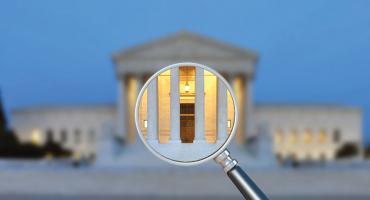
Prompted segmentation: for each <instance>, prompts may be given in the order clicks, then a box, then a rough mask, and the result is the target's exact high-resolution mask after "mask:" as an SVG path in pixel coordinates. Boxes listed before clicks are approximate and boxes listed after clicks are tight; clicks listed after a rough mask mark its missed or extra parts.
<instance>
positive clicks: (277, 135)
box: [274, 129, 283, 144]
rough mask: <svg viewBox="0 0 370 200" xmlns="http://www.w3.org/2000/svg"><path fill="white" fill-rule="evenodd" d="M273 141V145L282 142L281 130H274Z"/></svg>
mask: <svg viewBox="0 0 370 200" xmlns="http://www.w3.org/2000/svg"><path fill="white" fill-rule="evenodd" d="M274 141H275V144H281V143H282V142H283V131H282V130H281V129H277V130H276V132H275V137H274Z"/></svg>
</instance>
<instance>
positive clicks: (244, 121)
mask: <svg viewBox="0 0 370 200" xmlns="http://www.w3.org/2000/svg"><path fill="white" fill-rule="evenodd" d="M112 59H113V64H114V69H115V74H116V79H117V85H118V87H117V88H118V99H117V104H116V106H113V107H114V108H113V109H111V107H112V106H107V107H110V109H106V112H107V113H105V114H104V113H102V112H101V110H100V111H99V109H98V110H94V108H92V107H90V109H91V112H95V114H96V116H99V114H104V115H106V116H105V117H102V118H101V120H102V121H100V122H98V123H97V122H94V123H95V126H94V127H96V124H98V125H101V126H100V127H96V128H95V129H94V130H93V131H91V130H90V131H89V129H88V128H87V129H86V134H88V132H94V133H96V134H97V138H99V137H98V136H99V135H104V134H106V130H110V132H114V134H116V135H117V136H119V137H122V138H123V139H124V141H125V143H126V144H127V145H125V147H124V148H131V147H132V146H134V145H135V144H136V143H137V142H139V141H138V136H137V133H136V127H135V121H134V108H135V102H136V98H137V95H138V93H139V90H140V89H141V87H142V86H143V84H144V83H145V81H146V80H148V78H149V77H150V76H151V75H152V74H153V73H154V72H156V71H158V70H159V69H161V68H163V67H165V66H168V65H170V64H174V63H179V62H195V63H201V64H204V65H206V66H209V67H211V68H213V69H215V70H216V71H218V72H219V73H220V74H222V75H223V76H224V77H225V79H226V80H227V81H228V82H229V83H230V84H231V86H232V88H233V90H234V92H235V95H236V100H237V104H238V108H239V115H238V117H239V126H238V129H237V133H236V137H235V141H234V145H237V146H244V145H246V144H250V142H251V141H255V140H254V139H255V138H257V139H258V138H259V139H263V138H265V139H266V138H271V144H270V145H271V147H272V150H273V152H272V153H274V155H276V158H278V159H281V160H283V159H287V158H289V159H295V160H334V159H335V157H336V156H335V155H336V152H337V151H338V150H339V149H340V148H341V147H343V145H345V144H348V143H350V144H354V145H355V146H356V147H357V148H358V149H360V152H361V151H362V121H361V120H362V113H361V110H360V109H358V108H353V107H344V106H334V105H299V104H297V105H294V104H293V105H281V104H280V105H279V104H270V105H259V104H256V103H255V102H254V101H253V90H252V89H253V81H254V78H255V69H256V64H257V62H258V59H259V58H258V55H257V53H255V52H253V51H251V50H248V49H242V48H238V47H235V46H232V45H229V44H225V43H223V42H219V41H216V40H213V39H210V38H208V37H205V36H200V35H197V34H193V33H189V32H179V33H176V34H173V35H170V36H167V37H164V38H160V39H157V40H154V41H151V42H148V43H145V44H142V45H138V46H135V47H132V48H129V49H124V50H122V51H119V52H117V53H115V54H114V55H113V58H112ZM261 67H263V66H261ZM168 73H170V72H168ZM173 73H178V74H182V75H183V76H180V77H187V75H189V74H190V76H188V78H185V79H184V80H179V81H180V85H184V84H186V83H185V82H188V83H189V87H190V90H192V88H193V85H192V84H194V83H192V81H193V79H194V77H195V76H193V75H192V74H195V73H196V71H195V70H179V71H177V72H173ZM184 74H185V75H184ZM162 75H163V77H162V79H160V80H158V82H157V83H156V84H157V86H158V85H160V84H169V83H170V82H171V80H170V78H169V76H166V74H162ZM204 77H205V78H210V79H212V77H211V76H204ZM180 79H181V78H180ZM181 81H183V83H182V82H181ZM204 87H206V86H204ZM182 88H183V87H181V86H179V90H178V92H180V94H181V93H184V91H181V90H182ZM167 89H168V91H158V93H160V92H162V93H168V92H171V91H170V88H167ZM192 92H194V91H192ZM192 92H190V93H192ZM145 95H150V94H149V93H146V94H145ZM190 96H191V95H190ZM206 96H207V95H206ZM206 96H205V98H207V97H208V96H207V97H206ZM161 98H162V99H159V100H158V99H157V100H158V101H159V102H152V101H147V102H143V103H145V104H149V103H156V104H157V105H158V109H162V110H164V111H166V110H167V111H168V110H169V106H170V105H171V102H170V99H169V97H168V95H167V96H166V95H162V96H161ZM227 98H229V97H227ZM180 101H183V102H182V103H184V104H183V105H181V104H180V105H179V106H180V108H179V109H181V106H183V107H182V109H183V110H184V112H188V111H189V112H190V113H185V114H188V115H189V116H190V115H191V114H192V113H194V112H195V111H192V110H193V109H194V107H192V105H191V104H192V103H193V102H191V101H192V100H191V98H183V100H181V99H180ZM187 103H188V104H187ZM212 106H213V107H212ZM103 107H104V106H103ZM229 107H230V106H228V108H229ZM212 108H215V105H210V107H209V109H212ZM53 109H54V110H55V108H53ZM53 109H51V108H50V109H49V111H48V112H49V114H50V115H53V114H52V113H53ZM28 110H29V109H28ZM42 110H43V112H46V111H45V110H48V108H47V107H44V108H42ZM73 110H74V109H70V111H69V113H70V114H69V115H68V114H67V115H66V116H65V118H70V117H71V116H75V115H77V113H78V109H75V110H74V111H73ZM40 112H41V110H39V109H37V108H34V109H31V111H28V112H25V111H24V110H18V111H17V112H13V119H14V123H13V125H14V128H15V130H16V132H17V134H18V135H20V136H21V138H23V139H24V140H27V139H32V138H33V139H35V138H37V137H36V136H35V133H34V132H35V130H38V132H39V133H40V136H38V137H39V138H44V137H46V135H45V134H46V132H47V130H49V133H48V134H49V135H50V130H53V131H52V133H53V134H56V135H58V134H62V130H64V132H67V134H68V133H70V134H71V137H68V138H71V139H73V138H74V136H73V134H75V133H73V132H74V131H73V130H76V129H78V126H80V125H81V126H82V125H83V124H85V125H86V124H89V123H91V121H87V120H84V117H80V121H79V123H80V124H76V123H74V124H73V126H74V127H70V129H68V130H67V128H65V127H69V126H71V125H66V124H61V123H62V122H63V121H64V122H66V121H68V120H67V119H66V120H60V117H61V115H58V113H57V112H55V115H56V116H59V118H55V122H50V120H52V119H53V117H50V119H49V120H47V121H45V122H44V124H42V125H40V124H37V123H33V121H35V120H36V119H37V118H38V117H37V116H38V115H39V114H40ZM66 112H68V109H67V110H66ZM82 112H86V111H85V110H84V111H82ZM26 113H27V117H25V115H26ZM80 113H81V112H80ZM163 113H167V114H165V115H164V116H161V119H166V117H171V115H170V114H169V113H168V112H163ZM95 114H94V115H95ZM148 114H149V112H141V113H140V116H141V118H142V120H140V126H141V128H142V130H143V132H144V134H148V133H149V132H148V131H149V130H147V128H148V129H149V124H148V123H155V124H156V125H157V127H156V130H158V129H161V132H162V134H160V135H155V136H156V137H158V138H157V139H158V140H159V141H161V142H166V141H168V140H169V137H170V135H171V129H169V128H168V127H170V124H166V122H165V121H166V120H163V121H160V122H158V121H156V122H153V121H151V120H148V119H149V118H150V116H148ZM68 116H69V117H68ZM195 116H196V115H195ZM231 116H232V114H230V113H229V114H227V116H226V119H227V122H226V123H227V124H228V123H229V121H230V122H231V121H232V120H233V119H232V117H231ZM212 117H214V115H209V116H206V117H204V119H205V120H210V119H211V118H212ZM31 119H32V120H31ZM184 119H185V118H184ZM187 119H189V118H187ZM57 120H59V121H57ZM36 121H37V120H36ZM26 124H27V127H26ZM190 124H191V123H190ZM208 124H209V123H208ZM216 124H217V123H215V124H210V125H209V127H206V128H205V130H204V132H205V139H206V140H207V141H209V142H214V141H215V137H214V134H212V133H214V132H215V131H217V127H216V126H217V125H216ZM87 126H88V125H87ZM103 126H105V128H103ZM106 126H109V128H107V127H106ZM194 126H195V125H194ZM150 127H153V126H150ZM230 127H231V126H230V125H229V124H228V125H227V128H228V129H229V128H230ZM178 129H180V127H178ZM69 130H70V131H69ZM84 130H85V129H84ZM178 131H179V130H178ZM185 132H186V131H185ZM32 134H33V135H32ZM81 134H84V132H83V131H82V133H81ZM260 135H265V136H268V137H260ZM148 136H150V135H145V137H148ZM155 136H154V137H155ZM86 137H88V136H86ZM150 137H153V135H151V136H150ZM179 137H180V138H175V139H179V140H182V141H184V142H186V141H192V140H193V137H195V136H192V135H191V134H182V135H179ZM54 138H60V136H55V137H54ZM69 147H70V148H72V149H73V150H75V151H76V152H78V153H79V154H81V155H84V154H85V153H86V152H84V150H83V149H81V148H78V145H76V146H69ZM92 149H93V150H91V149H90V148H89V152H88V153H89V154H91V153H96V151H97V149H98V148H92ZM245 154H246V155H248V154H249V153H248V152H245ZM358 157H360V154H359V155H358ZM122 159H124V158H122Z"/></svg>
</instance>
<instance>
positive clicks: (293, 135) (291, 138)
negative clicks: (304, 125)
mask: <svg viewBox="0 0 370 200" xmlns="http://www.w3.org/2000/svg"><path fill="white" fill-rule="evenodd" d="M289 142H290V144H297V142H298V133H297V130H296V129H293V130H292V132H291V133H290V136H289Z"/></svg>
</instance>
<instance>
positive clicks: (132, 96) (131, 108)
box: [126, 75, 139, 144]
mask: <svg viewBox="0 0 370 200" xmlns="http://www.w3.org/2000/svg"><path fill="white" fill-rule="evenodd" d="M138 90H139V88H138V79H137V77H135V76H134V75H130V76H128V77H127V92H126V96H127V107H126V108H127V115H126V116H127V119H126V121H127V122H126V123H127V128H126V130H127V141H128V142H129V143H130V144H135V143H136V138H137V136H136V134H137V131H136V126H135V119H134V118H135V103H136V98H137V95H138Z"/></svg>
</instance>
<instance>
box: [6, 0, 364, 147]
mask: <svg viewBox="0 0 370 200" xmlns="http://www.w3.org/2000/svg"><path fill="white" fill-rule="evenodd" d="M179 30H189V31H194V32H196V33H199V34H204V35H207V36H210V37H212V38H215V39H219V40H223V41H225V42H229V43H231V44H235V45H238V46H240V47H244V48H249V49H253V50H254V51H256V52H258V53H259V55H260V61H259V64H258V68H257V76H256V81H255V85H254V86H255V88H254V89H255V99H256V101H257V102H281V103H325V104H326V103H330V104H331V103H334V104H344V105H353V106H358V107H361V108H363V109H364V116H365V118H364V132H365V133H366V138H367V141H369V139H370V123H369V121H370V54H369V53H370V1H365V0H363V1H361V0H358V1H350V0H347V1H340V0H335V1H334V0H332V1H296V0H291V1H253V2H252V1H192V0H187V1H181V2H180V1H179V2H174V1H132V2H126V1H109V0H107V1H92V0H85V1H72V0H66V1H47V0H45V1H39V0H33V1H25V0H24V1H17V0H9V1H7V0H2V1H1V3H0V88H1V90H2V96H3V100H4V103H5V106H6V109H7V111H8V112H9V110H10V109H12V108H17V107H23V106H29V105H40V104H66V103H67V104H82V103H106V102H115V99H116V81H115V77H114V71H113V66H112V62H111V54H112V53H113V52H115V51H117V50H119V49H122V48H127V47H130V46H133V45H136V44H139V43H143V42H145V41H148V40H151V39H155V38H157V37H162V36H164V35H167V34H170V33H173V32H176V31H179Z"/></svg>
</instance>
